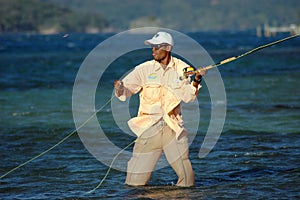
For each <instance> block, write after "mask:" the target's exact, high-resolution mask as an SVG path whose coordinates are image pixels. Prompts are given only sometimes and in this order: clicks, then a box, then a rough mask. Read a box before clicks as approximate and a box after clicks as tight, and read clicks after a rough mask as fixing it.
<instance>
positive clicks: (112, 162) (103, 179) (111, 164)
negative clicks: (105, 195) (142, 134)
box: [87, 138, 138, 194]
mask: <svg viewBox="0 0 300 200" xmlns="http://www.w3.org/2000/svg"><path fill="white" fill-rule="evenodd" d="M137 139H138V138H137ZM137 139H135V140H134V141H132V142H131V143H130V144H128V145H127V146H126V147H124V148H123V149H121V151H119V153H117V155H115V157H114V158H113V160H112V161H111V163H110V165H109V168H108V170H107V171H106V173H105V175H104V177H103V178H102V180H101V181H100V183H99V184H98V185H97V186H96V187H95V188H94V189H92V190H90V191H88V192H87V194H90V193H92V192H94V191H95V190H97V189H98V188H99V187H100V186H101V185H102V183H103V182H104V181H105V179H106V177H107V176H108V174H109V172H110V170H111V168H112V166H113V164H114V162H115V160H116V159H117V157H118V156H119V155H120V154H121V153H122V152H123V151H125V150H126V149H127V148H128V147H130V146H131V145H133V144H134V143H135V142H136V141H137Z"/></svg>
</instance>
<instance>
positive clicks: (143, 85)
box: [114, 32, 206, 187]
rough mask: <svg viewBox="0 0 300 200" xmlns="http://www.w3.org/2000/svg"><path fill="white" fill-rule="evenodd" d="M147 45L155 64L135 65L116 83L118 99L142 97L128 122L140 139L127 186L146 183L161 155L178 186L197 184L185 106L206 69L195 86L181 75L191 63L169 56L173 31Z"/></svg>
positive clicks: (195, 90)
mask: <svg viewBox="0 0 300 200" xmlns="http://www.w3.org/2000/svg"><path fill="white" fill-rule="evenodd" d="M145 44H147V45H151V46H152V56H153V58H154V60H151V61H147V62H144V63H142V64H140V65H138V66H136V67H135V69H134V70H133V71H131V72H130V73H129V74H128V75H127V76H126V77H125V78H124V79H123V80H122V81H121V80H116V81H115V82H114V87H115V92H116V96H117V97H118V98H119V99H120V100H122V101H125V99H126V98H127V97H130V96H131V95H132V94H136V93H139V96H140V106H139V110H138V115H137V117H134V118H132V119H130V120H129V121H128V125H129V127H130V129H131V130H132V131H133V132H134V133H135V134H136V135H137V136H138V138H137V140H136V142H135V145H134V149H133V156H132V158H131V159H130V161H129V162H128V166H127V177H126V184H128V185H133V186H138V185H146V184H147V182H148V181H149V179H150V177H151V173H152V171H153V169H154V167H155V165H156V163H157V162H158V159H159V158H160V156H161V154H162V151H163V152H164V153H165V156H166V158H167V160H168V162H169V164H170V165H171V166H172V168H173V169H174V171H175V172H176V174H177V176H178V181H177V186H184V187H188V186H193V185H194V172H193V169H192V166H191V162H190V160H189V151H188V133H187V131H186V130H185V129H184V126H183V120H182V116H181V102H182V101H183V102H186V103H188V102H192V101H194V100H195V99H196V98H197V94H198V92H199V89H200V88H201V85H200V81H201V78H202V76H203V75H205V74H206V71H205V70H197V72H196V74H195V78H194V80H193V81H192V83H190V78H184V77H183V70H184V69H186V68H187V67H189V65H188V64H186V63H185V62H183V61H182V60H180V59H178V58H175V57H173V56H172V55H171V50H172V48H173V46H174V42H173V38H172V36H171V35H170V34H169V33H166V32H158V33H157V34H155V35H154V36H153V38H152V39H149V40H146V41H145Z"/></svg>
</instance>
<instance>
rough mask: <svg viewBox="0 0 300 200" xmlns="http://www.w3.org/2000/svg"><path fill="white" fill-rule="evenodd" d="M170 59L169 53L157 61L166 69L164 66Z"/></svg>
mask: <svg viewBox="0 0 300 200" xmlns="http://www.w3.org/2000/svg"><path fill="white" fill-rule="evenodd" d="M170 60H171V56H170V54H168V55H167V56H166V57H165V58H164V59H162V60H160V61H159V63H160V65H161V66H162V67H163V68H164V69H166V67H167V66H168V64H169V63H170Z"/></svg>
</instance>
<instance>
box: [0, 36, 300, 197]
mask: <svg viewBox="0 0 300 200" xmlns="http://www.w3.org/2000/svg"><path fill="white" fill-rule="evenodd" d="M188 35H189V36H190V37H191V38H193V39H194V40H196V41H197V42H198V43H199V44H201V45H202V46H203V47H204V48H205V49H206V51H207V52H208V53H209V55H210V56H211V57H212V59H213V60H214V61H215V62H216V63H217V62H219V61H221V60H223V59H225V58H228V57H231V56H236V55H240V54H241V53H244V52H246V51H248V50H250V49H253V48H255V47H257V46H260V45H263V44H266V43H269V42H272V41H275V40H278V39H281V38H283V37H286V36H288V35H285V34H283V35H277V36H276V37H270V38H264V37H262V38H258V37H256V36H255V33H254V32H205V33H189V34H188ZM110 36H112V34H98V35H90V34H69V35H64V34H57V35H26V34H24V35H23V34H16V35H0V109H1V110H0V111H1V112H0V138H1V139H0V158H1V161H0V175H3V174H5V173H6V172H8V171H9V170H11V169H13V168H14V167H16V166H18V165H20V164H22V163H24V162H26V161H27V160H29V159H31V158H33V157H35V156H37V155H38V154H40V153H42V152H43V151H45V150H47V149H48V148H50V147H52V146H53V145H55V144H56V143H57V142H59V141H60V140H61V139H63V138H64V137H66V136H67V135H68V134H69V133H70V132H71V131H72V130H74V129H75V125H74V121H73V115H72V90H73V85H74V81H75V79H76V75H77V72H78V70H79V68H80V66H81V64H82V62H83V61H84V59H85V57H86V56H87V55H88V54H89V52H90V51H91V50H93V49H94V48H95V47H96V46H97V45H98V44H99V43H101V42H102V41H104V40H105V39H107V38H109V37H110ZM145 39H148V38H145ZM147 59H151V50H150V49H144V50H141V51H133V52H131V53H130V54H128V55H126V56H125V57H124V58H120V59H117V60H116V61H115V62H113V63H112V67H110V68H109V69H110V70H108V71H107V72H106V73H105V76H103V77H102V78H101V80H100V82H101V83H99V84H101V87H100V89H99V90H98V91H97V97H96V99H97V101H96V102H97V103H96V104H97V105H95V107H96V108H100V107H101V106H102V105H103V104H104V103H105V102H106V101H107V100H108V99H109V98H110V97H111V94H112V91H113V87H112V85H113V80H114V79H119V78H120V77H121V76H123V75H124V72H126V71H127V70H128V69H127V70H126V71H124V67H129V68H133V67H134V65H136V64H138V63H139V62H142V61H144V60H147ZM99 65H101V60H99ZM219 71H220V73H221V76H222V80H223V82H224V86H225V89H226V100H227V112H226V120H225V125H224V128H223V131H222V134H221V137H220V138H219V140H218V142H217V144H216V145H215V147H214V149H213V150H212V151H211V152H210V154H208V155H207V156H206V157H205V158H199V157H198V153H199V148H200V144H201V143H202V142H203V139H204V136H205V134H206V131H207V126H208V122H209V120H210V110H211V102H210V98H209V94H208V91H207V88H206V85H205V82H204V83H203V88H202V90H201V92H200V94H199V96H198V100H199V102H200V103H199V106H200V110H201V119H200V126H199V129H198V131H197V135H196V137H195V139H194V140H193V142H192V144H191V146H190V157H191V162H192V165H193V168H194V171H195V178H196V185H195V187H192V188H178V187H176V186H173V183H174V182H176V175H175V174H174V172H173V171H172V169H171V168H170V167H165V168H163V169H159V170H157V171H155V172H154V173H153V176H152V178H151V180H150V182H149V185H148V186H145V187H128V186H126V185H125V184H124V181H125V175H126V174H125V172H122V171H118V170H114V169H113V170H112V171H111V172H110V173H109V175H108V177H107V179H106V180H105V181H104V183H103V184H102V186H101V187H100V188H99V189H97V190H96V191H95V192H94V193H91V194H86V192H87V191H89V190H91V189H93V188H94V187H95V186H96V185H97V184H98V183H99V181H100V180H101V179H102V178H103V177H104V175H105V173H106V171H107V169H108V166H106V165H104V164H102V163H101V162H100V161H98V160H97V159H96V158H95V157H94V156H93V155H91V154H90V153H89V151H88V150H87V149H86V148H85V146H84V145H83V143H82V142H81V140H80V138H79V136H78V135H77V134H76V133H75V134H73V135H72V136H71V137H70V138H68V139H67V140H66V141H64V142H63V143H61V144H60V145H58V146H57V147H56V148H54V149H53V150H52V151H49V152H48V153H46V154H45V155H43V156H41V157H39V158H37V159H35V160H33V161H32V162H29V163H28V164H26V165H25V166H23V167H20V168H18V169H17V170H15V171H13V172H12V173H10V174H8V175H7V176H5V177H3V178H1V179H0V198H1V199H105V198H107V199H299V198H300V159H299V158H300V147H299V144H300V38H299V37H298V38H294V39H292V40H289V41H286V42H283V43H280V44H277V45H274V46H272V47H269V48H266V49H263V50H261V51H258V52H255V53H253V54H250V55H248V56H246V57H244V58H241V59H239V60H236V61H234V62H231V63H228V64H225V65H223V66H220V68H219ZM131 104H132V105H133V106H134V104H135V102H134V101H133V102H132V103H131ZM135 106H136V105H135ZM132 112H134V111H132ZM192 114H193V113H192V111H191V115H192ZM98 118H99V119H100V120H99V123H100V124H101V126H102V127H105V134H106V135H107V136H109V137H110V138H111V140H112V141H114V143H115V144H117V145H118V146H119V147H120V148H124V147H125V146H126V145H127V144H129V143H130V142H131V141H132V140H133V139H134V137H132V136H131V137H128V135H127V134H125V133H123V132H122V131H121V130H120V129H119V128H118V127H117V126H116V124H115V123H114V121H113V118H112V117H111V109H110V105H109V104H108V105H107V106H106V107H105V108H104V109H103V110H102V111H101V113H100V114H99V116H98ZM195 120H198V119H195ZM108 151H109V149H108ZM128 151H131V147H130V148H129V149H128Z"/></svg>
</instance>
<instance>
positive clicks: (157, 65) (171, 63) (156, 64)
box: [153, 56, 175, 71]
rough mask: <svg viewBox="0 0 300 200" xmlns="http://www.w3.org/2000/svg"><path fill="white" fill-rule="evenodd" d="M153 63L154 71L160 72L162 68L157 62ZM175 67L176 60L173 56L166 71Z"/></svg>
mask: <svg viewBox="0 0 300 200" xmlns="http://www.w3.org/2000/svg"><path fill="white" fill-rule="evenodd" d="M153 62H154V70H155V71H158V70H160V69H161V68H162V66H161V65H160V64H159V63H158V62H157V61H155V60H153ZM174 66H175V65H174V59H173V57H172V56H171V59H170V62H169V64H168V65H167V67H166V69H168V68H174Z"/></svg>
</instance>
